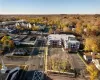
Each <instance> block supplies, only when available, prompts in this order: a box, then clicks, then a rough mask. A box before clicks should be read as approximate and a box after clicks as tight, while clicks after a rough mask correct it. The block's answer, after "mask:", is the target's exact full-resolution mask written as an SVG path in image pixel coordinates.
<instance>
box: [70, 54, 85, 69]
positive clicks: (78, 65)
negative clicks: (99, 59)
mask: <svg viewBox="0 0 100 80" xmlns="http://www.w3.org/2000/svg"><path fill="white" fill-rule="evenodd" d="M68 57H69V61H70V63H71V64H72V68H74V69H85V68H86V66H85V64H84V63H83V61H82V60H81V59H80V58H79V56H78V55H77V53H69V54H68Z"/></svg>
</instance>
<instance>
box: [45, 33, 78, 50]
mask: <svg viewBox="0 0 100 80" xmlns="http://www.w3.org/2000/svg"><path fill="white" fill-rule="evenodd" d="M47 44H48V45H49V46H50V45H51V46H64V48H65V49H68V50H69V51H77V50H78V49H79V46H80V42H79V41H77V39H76V37H75V36H74V35H66V34H50V35H49V36H48V42H47Z"/></svg>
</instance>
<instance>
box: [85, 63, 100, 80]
mask: <svg viewBox="0 0 100 80" xmlns="http://www.w3.org/2000/svg"><path fill="white" fill-rule="evenodd" d="M87 71H88V72H89V73H90V80H95V79H97V78H98V74H99V71H98V70H97V69H96V67H95V65H93V64H90V65H88V66H87Z"/></svg>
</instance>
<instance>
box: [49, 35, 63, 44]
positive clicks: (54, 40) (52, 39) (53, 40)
mask: <svg viewBox="0 0 100 80" xmlns="http://www.w3.org/2000/svg"><path fill="white" fill-rule="evenodd" d="M47 45H49V46H50V45H51V46H61V36H60V35H59V34H50V35H49V36H48V41H47Z"/></svg>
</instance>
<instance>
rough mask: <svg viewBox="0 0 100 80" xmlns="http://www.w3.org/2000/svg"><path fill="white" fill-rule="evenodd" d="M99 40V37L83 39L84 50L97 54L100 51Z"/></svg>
mask: <svg viewBox="0 0 100 80" xmlns="http://www.w3.org/2000/svg"><path fill="white" fill-rule="evenodd" d="M99 40H100V38H99V37H95V36H92V37H88V38H86V39H85V43H84V45H85V50H87V51H93V52H99V51H100V42H99Z"/></svg>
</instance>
